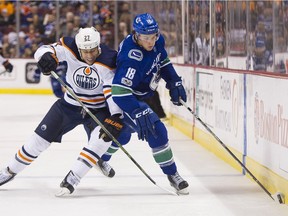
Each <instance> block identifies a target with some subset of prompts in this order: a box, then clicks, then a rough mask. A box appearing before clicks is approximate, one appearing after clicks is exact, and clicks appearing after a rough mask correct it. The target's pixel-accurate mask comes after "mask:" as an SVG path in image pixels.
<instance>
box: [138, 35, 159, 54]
mask: <svg viewBox="0 0 288 216" xmlns="http://www.w3.org/2000/svg"><path fill="white" fill-rule="evenodd" d="M157 38H158V34H151V35H143V34H139V36H138V44H139V45H140V46H142V47H143V48H144V49H145V50H147V51H151V50H152V49H153V47H154V46H155V43H156V41H157Z"/></svg>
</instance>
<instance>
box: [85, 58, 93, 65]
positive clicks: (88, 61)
mask: <svg viewBox="0 0 288 216" xmlns="http://www.w3.org/2000/svg"><path fill="white" fill-rule="evenodd" d="M85 62H86V63H87V64H88V65H92V64H94V62H95V60H87V59H86V60H85Z"/></svg>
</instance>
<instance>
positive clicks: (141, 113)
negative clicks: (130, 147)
mask: <svg viewBox="0 0 288 216" xmlns="http://www.w3.org/2000/svg"><path fill="white" fill-rule="evenodd" d="M132 118H134V119H135V120H136V124H137V127H138V128H139V130H138V139H140V140H144V139H147V138H148V134H149V133H152V135H153V136H154V137H157V135H156V131H155V122H156V121H157V120H158V119H159V118H158V117H157V115H156V114H155V113H154V112H153V110H152V109H151V108H150V107H148V106H145V107H141V108H138V109H136V110H134V111H133V112H132Z"/></svg>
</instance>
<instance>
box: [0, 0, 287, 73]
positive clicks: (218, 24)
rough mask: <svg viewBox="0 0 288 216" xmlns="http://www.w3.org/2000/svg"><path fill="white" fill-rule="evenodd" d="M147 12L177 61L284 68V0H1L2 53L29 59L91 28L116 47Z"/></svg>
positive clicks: (279, 70) (259, 67) (285, 28)
mask: <svg viewBox="0 0 288 216" xmlns="http://www.w3.org/2000/svg"><path fill="white" fill-rule="evenodd" d="M144 12H149V13H151V14H153V15H154V17H155V18H156V19H157V21H158V22H159V26H160V30H161V33H162V34H163V36H164V37H165V39H166V47H167V51H168V54H169V56H170V57H171V58H173V61H174V62H176V63H188V64H197V65H204V66H217V67H227V68H235V67H236V66H235V64H234V61H235V58H236V61H238V62H239V65H240V64H243V65H241V67H240V68H239V69H246V70H260V71H274V72H279V73H287V66H288V60H287V59H288V55H287V46H288V1H287V0H284V1H281V0H274V1H272V0H271V1H241V0H238V1H232V0H231V1H218V0H215V1H208V0H207V1H191V0H184V1H180V0H178V1H163V0H162V1H110V0H106V1H81V0H78V1H77V0H72V1H65V0H57V1H52V0H48V1H29V0H23V1H17V0H14V1H6V0H0V47H2V53H3V56H4V57H5V58H32V57H33V54H34V52H35V50H36V49H37V48H38V47H39V46H40V45H42V44H48V43H53V42H55V41H57V40H59V38H60V37H62V36H74V35H75V34H76V33H77V30H78V29H79V28H81V27H87V26H94V27H96V28H97V29H98V30H99V32H100V33H101V35H102V42H103V43H105V44H107V45H108V46H110V47H112V48H114V49H117V47H118V45H119V43H120V42H121V41H122V39H123V38H124V37H126V36H127V35H128V34H129V33H131V30H132V28H131V25H132V20H133V17H134V16H135V15H136V14H138V13H144ZM237 58H238V59H244V60H243V61H240V60H237ZM241 62H242V63H241Z"/></svg>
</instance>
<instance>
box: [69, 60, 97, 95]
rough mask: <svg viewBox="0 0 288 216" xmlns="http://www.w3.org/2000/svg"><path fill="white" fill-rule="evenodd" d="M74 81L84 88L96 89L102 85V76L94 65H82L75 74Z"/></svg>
mask: <svg viewBox="0 0 288 216" xmlns="http://www.w3.org/2000/svg"><path fill="white" fill-rule="evenodd" d="M73 81H74V83H75V84H76V85H77V86H78V87H79V88H82V89H88V90H92V89H96V88H97V87H98V86H99V85H100V77H99V75H98V73H97V71H96V70H95V68H93V67H87V66H84V67H80V68H78V69H77V70H76V71H75V72H74V75H73Z"/></svg>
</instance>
